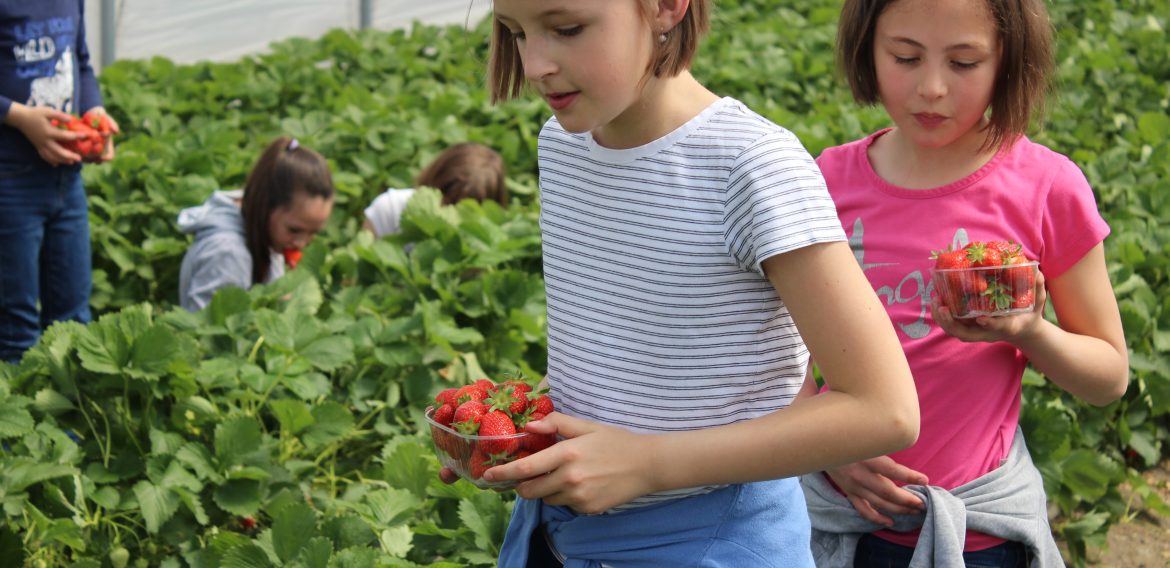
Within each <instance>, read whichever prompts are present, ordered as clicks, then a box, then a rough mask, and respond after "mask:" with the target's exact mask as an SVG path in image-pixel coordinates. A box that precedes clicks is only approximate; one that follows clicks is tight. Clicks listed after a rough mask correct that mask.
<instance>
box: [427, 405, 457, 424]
mask: <svg viewBox="0 0 1170 568" xmlns="http://www.w3.org/2000/svg"><path fill="white" fill-rule="evenodd" d="M453 418H455V405H454V404H444V405H442V406H440V407H438V408H436V409H435V414H434V415H432V416H431V420H434V421H435V422H438V423H439V424H442V425H443V426H450V425H451V420H452V419H453Z"/></svg>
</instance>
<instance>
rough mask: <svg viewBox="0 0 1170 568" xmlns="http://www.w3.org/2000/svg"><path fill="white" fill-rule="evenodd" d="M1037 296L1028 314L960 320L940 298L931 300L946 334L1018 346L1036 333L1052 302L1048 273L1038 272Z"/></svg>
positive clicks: (937, 319)
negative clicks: (1046, 290) (1024, 338)
mask: <svg viewBox="0 0 1170 568" xmlns="http://www.w3.org/2000/svg"><path fill="white" fill-rule="evenodd" d="M1033 294H1034V297H1035V298H1036V300H1035V303H1034V304H1033V306H1032V311H1031V312H1028V313H1026V314H1014V315H1009V316H998V317H991V316H979V317H977V318H974V319H958V318H955V317H954V316H952V315H951V310H950V309H948V308H947V307H946V306H944V305H942V302H941V301H940V300H939V298H938V297H937V296H935V297H934V298H932V299H931V302H930V313H931V314H932V315H933V316H934V321H935V322H937V323H938V325H939V327H941V328H943V331H945V332H947V333H948V334H950V335H951V336H953V337H955V338H957V339H959V340H960V341H966V342H968V343H971V342H976V341H983V342H988V343H991V342H995V341H1007V342H1008V343H1013V344H1014V343H1016V342H1017V340H1018V339H1020V338H1023V337H1026V336H1027V335H1028V334H1031V333H1033V332H1035V331H1036V330H1037V329H1039V327H1040V324H1042V323H1043V322H1044V304H1045V302H1047V300H1048V295H1047V293H1046V292H1045V290H1044V274H1043V273H1041V272H1040V271H1038V270H1037V271H1036V287H1035V289H1034V291H1033Z"/></svg>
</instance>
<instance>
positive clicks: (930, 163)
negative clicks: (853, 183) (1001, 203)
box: [871, 129, 998, 189]
mask: <svg viewBox="0 0 1170 568" xmlns="http://www.w3.org/2000/svg"><path fill="white" fill-rule="evenodd" d="M882 138H886V139H888V140H886V141H885V142H886V143H885V145H884V146H885V147H884V148H877V149H875V152H876V154H877V155H876V156H872V157H871V161H872V162H873V163H874V164H875V169H877V171H878V175H880V176H881V177H882V178H884V179H886V180H887V181H889V182H890V183H893V184H894V185H897V186H900V187H905V188H907V189H931V188H935V187H941V186H944V185H947V184H950V183H954V182H956V181H959V180H961V179H963V178H965V177H967V176H969V175H971V174H973V173H975V172H976V171H977V170H978V169H979V168H981V167H983V166H984V164H986V163H987V162H989V161H990V160H991V159H992V158H993V157H995V154H996V152H997V151H998V148H990V149H988V148H983V147H982V145H983V141H984V140H985V139H986V133H985V132H983V131H982V130H979V129H974V130H972V131H971V132H970V133H968V134H967V135H965V136H963V137H962V138H960V139H958V140H956V141H954V142H952V143H951V144H948V145H946V146H944V147H940V148H929V147H924V146H919V145H916V144H913V143H912V142H910V141H909V140H907V139H906V138H905V137H903V136H902V135H901V133H900V132H899V131H898V130H897V129H895V130H893V131H892V132H890V133H888V134H886V135H885V136H882ZM872 158H876V159H872Z"/></svg>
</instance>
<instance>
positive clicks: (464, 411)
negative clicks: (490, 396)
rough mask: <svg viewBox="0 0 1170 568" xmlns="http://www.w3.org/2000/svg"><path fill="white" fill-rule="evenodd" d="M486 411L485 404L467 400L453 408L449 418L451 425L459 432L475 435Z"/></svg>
mask: <svg viewBox="0 0 1170 568" xmlns="http://www.w3.org/2000/svg"><path fill="white" fill-rule="evenodd" d="M487 412H488V407H487V405H486V404H484V403H482V402H479V401H477V400H469V401H467V402H464V403H463V404H460V405H459V407H458V408H456V409H455V415H454V416H453V417H452V418H451V427H452V428H454V429H455V430H456V431H458V432H459V433H461V434H466V435H469V436H471V435H475V434H476V433H477V432H479V422H480V419H482V418H483V416H484V415H485V414H487Z"/></svg>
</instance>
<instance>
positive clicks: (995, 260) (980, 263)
mask: <svg viewBox="0 0 1170 568" xmlns="http://www.w3.org/2000/svg"><path fill="white" fill-rule="evenodd" d="M966 251H967V258H968V259H970V260H971V266H975V267H980V268H981V267H985V266H1000V265H1002V264H1003V254H1002V253H1000V251H999V249H997V248H996V247H992V246H988V245H987V243H982V242H979V241H975V242H972V243H971V244H969V245H967V247H966Z"/></svg>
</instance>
